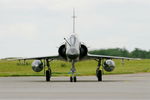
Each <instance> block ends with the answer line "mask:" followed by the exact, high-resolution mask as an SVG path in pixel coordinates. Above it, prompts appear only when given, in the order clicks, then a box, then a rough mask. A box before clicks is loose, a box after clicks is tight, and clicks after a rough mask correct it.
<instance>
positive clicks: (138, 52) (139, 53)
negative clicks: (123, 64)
mask: <svg viewBox="0 0 150 100" xmlns="http://www.w3.org/2000/svg"><path fill="white" fill-rule="evenodd" d="M89 53H90V54H97V55H109V56H122V57H132V58H150V50H149V51H146V50H142V49H139V48H135V49H134V50H133V51H128V50H127V49H125V48H110V49H99V50H92V51H89Z"/></svg>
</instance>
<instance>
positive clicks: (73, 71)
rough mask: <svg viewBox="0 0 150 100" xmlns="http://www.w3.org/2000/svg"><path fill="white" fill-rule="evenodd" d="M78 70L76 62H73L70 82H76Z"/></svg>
mask: <svg viewBox="0 0 150 100" xmlns="http://www.w3.org/2000/svg"><path fill="white" fill-rule="evenodd" d="M75 72H76V69H75V62H74V61H72V67H71V76H70V82H76V81H77V77H76V75H75Z"/></svg>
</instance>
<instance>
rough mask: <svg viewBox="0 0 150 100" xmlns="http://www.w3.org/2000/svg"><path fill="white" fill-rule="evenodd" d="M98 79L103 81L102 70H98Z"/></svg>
mask: <svg viewBox="0 0 150 100" xmlns="http://www.w3.org/2000/svg"><path fill="white" fill-rule="evenodd" d="M97 78H98V81H102V71H101V70H98V72H97Z"/></svg>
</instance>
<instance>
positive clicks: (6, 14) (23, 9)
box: [0, 0, 150, 58]
mask: <svg viewBox="0 0 150 100" xmlns="http://www.w3.org/2000/svg"><path fill="white" fill-rule="evenodd" d="M73 8H75V10H76V15H77V21H76V33H77V34H78V35H79V39H80V40H81V41H82V42H84V43H85V44H86V45H87V46H88V47H89V49H101V48H116V47H119V48H126V49H128V50H130V51H131V50H133V49H134V48H141V49H145V50H150V45H149V43H150V1H149V0H0V58H3V57H32V56H48V55H55V54H57V51H58V50H57V49H58V47H59V46H60V45H61V44H62V43H63V42H64V40H63V38H64V37H65V36H67V34H69V33H71V32H72V19H71V16H72V9H73Z"/></svg>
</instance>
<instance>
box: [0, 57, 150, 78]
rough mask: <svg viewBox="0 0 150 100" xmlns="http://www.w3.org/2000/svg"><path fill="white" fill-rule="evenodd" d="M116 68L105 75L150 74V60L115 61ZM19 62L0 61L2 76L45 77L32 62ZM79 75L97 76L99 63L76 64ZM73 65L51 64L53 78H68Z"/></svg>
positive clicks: (0, 74) (63, 63)
mask: <svg viewBox="0 0 150 100" xmlns="http://www.w3.org/2000/svg"><path fill="white" fill-rule="evenodd" d="M114 61H115V63H116V68H115V70H114V71H112V72H106V71H104V74H129V73H143V72H150V60H148V59H145V60H130V61H128V60H125V65H124V66H123V65H122V64H121V60H114ZM17 63H18V61H3V60H2V61H0V76H43V73H44V71H42V72H39V73H37V72H34V71H32V68H31V63H32V61H28V63H30V64H29V65H17ZM75 66H76V70H77V75H80V76H83V75H95V70H96V67H97V62H96V61H94V60H87V61H82V62H77V63H76V64H75ZM70 68H71V64H70V63H68V62H63V61H53V62H51V69H52V72H53V76H68V75H69V74H68V73H69V72H70Z"/></svg>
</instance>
